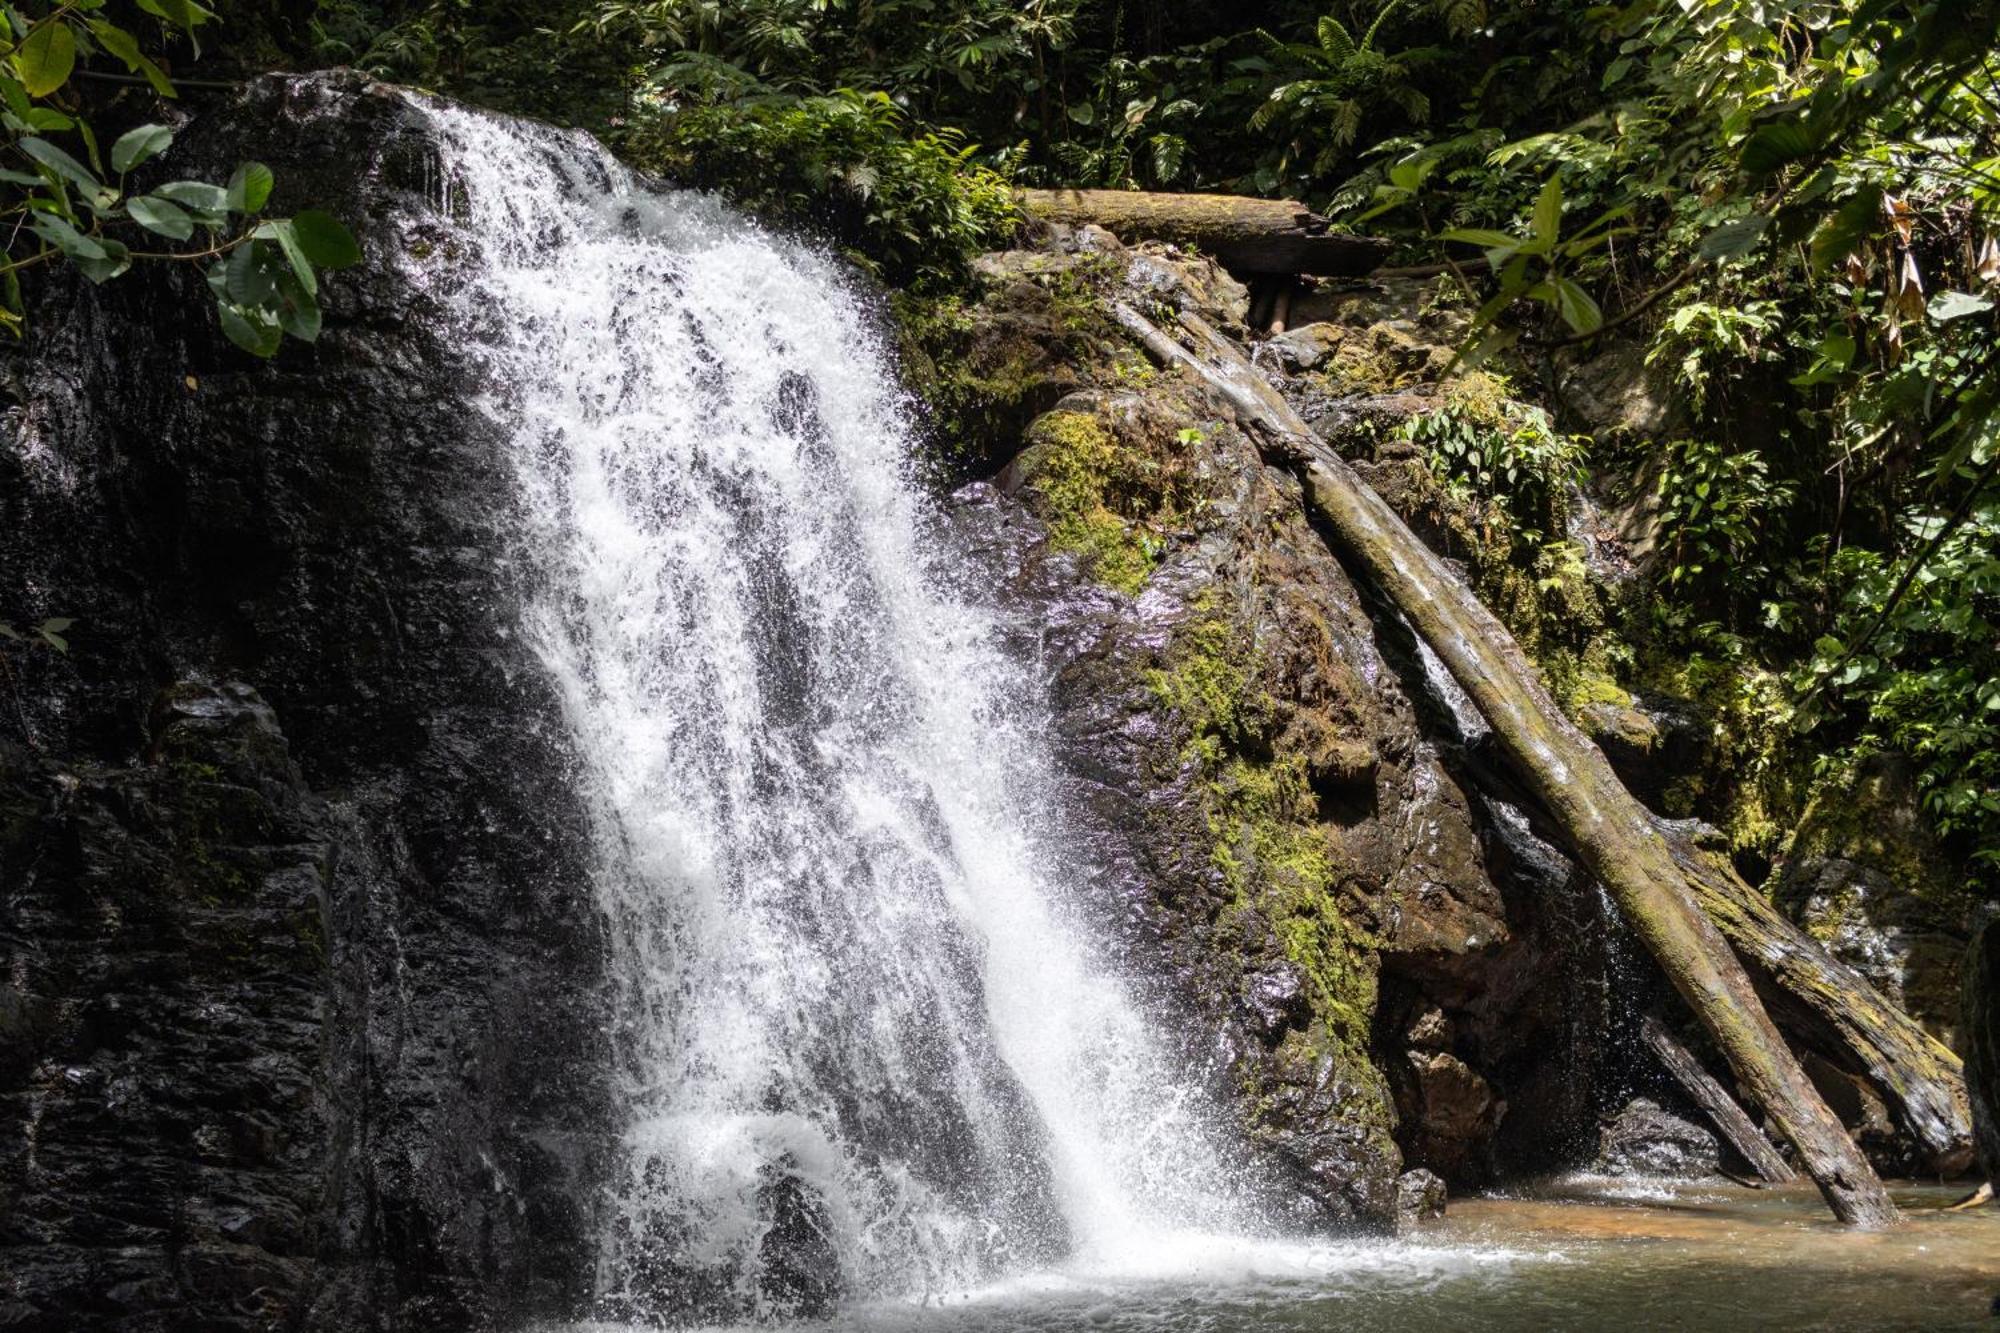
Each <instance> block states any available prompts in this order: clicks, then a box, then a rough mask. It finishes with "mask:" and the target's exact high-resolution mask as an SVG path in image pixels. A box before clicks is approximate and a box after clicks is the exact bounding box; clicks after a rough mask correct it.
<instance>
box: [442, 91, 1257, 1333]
mask: <svg viewBox="0 0 2000 1333" xmlns="http://www.w3.org/2000/svg"><path fill="white" fill-rule="evenodd" d="M426 105H427V106H430V107H431V114H432V115H433V116H434V117H435V119H436V121H437V123H438V126H439V132H440V140H441V143H442V149H441V151H442V153H443V156H444V163H443V165H444V172H445V177H446V190H445V197H446V201H447V207H448V211H449V213H450V215H451V217H452V219H453V222H454V225H455V226H456V228H457V229H458V231H459V233H460V237H461V239H462V242H463V245H464V247H465V250H466V253H467V255H468V268H469V275H470V276H469V279H468V281H467V282H466V283H465V284H464V286H463V288H462V289H461V290H458V291H456V292H455V293H453V294H451V295H450V296H448V298H447V299H448V300H450V301H451V302H452V303H453V309H454V310H455V312H456V313H455V318H456V320H457V321H458V322H459V324H460V325H461V326H462V329H463V333H464V336H465V339H466V341H467V343H468V345H469V346H471V347H472V348H474V349H475V351H474V353H473V354H474V355H475V356H476V357H477V358H478V360H479V364H480V375H481V378H482V380H483V383H484V384H485V386H486V387H485V390H484V396H483V398H482V400H481V401H480V403H479V410H480V411H482V412H484V413H486V414H488V415H489V416H490V417H491V418H492V419H493V420H494V421H495V422H496V423H497V424H498V425H499V426H500V428H501V429H502V431H503V433H504V434H505V436H506V438H507V439H508V440H509V441H510V445H509V448H510V451H511V456H510V460H509V461H510V465H511V467H512V469H513V471H514V473H515V474H516V476H517V477H518V481H519V486H520V487H521V491H522V495H523V497H524V500H525V509H526V511H527V513H528V514H529V515H530V518H529V521H528V523H527V525H526V530H525V531H523V532H522V534H521V537H520V543H519V551H518V559H519V560H520V561H521V562H522V564H523V566H524V569H525V571H526V574H525V577H526V579H527V581H528V584H529V586H530V588H531V589H532V592H531V596H530V598H529V606H528V609H527V611H526V615H525V618H524V621H523V623H522V625H521V627H520V630H521V633H522V634H524V635H525V636H526V637H527V639H528V640H529V642H530V643H531V645H532V648H533V650H534V652H535V654H536V655H537V657H538V659H539V661H540V662H541V663H542V665H543V667H544V668H545V669H546V670H547V671H548V672H549V673H550V675H551V677H552V678H553V680H554V681H555V682H556V685H557V687H558V690H559V693H560V697H561V699H562V701H563V705H564V710H565V715H566V719H567V725H568V726H569V728H570V729H571V732H572V741H573V744H574V750H575V752H576V754H577V755H578V756H579V772H578V773H577V776H576V781H577V782H578V783H579V784H580V786H581V789H582V790H583V792H584V794H585V796H586V798H587V801H588V804H589V807H590V809H591V812H592V820H593V825H594V842H595V847H594V853H595V858H596V868H595V875H596V887H597V893H598V896H599V900H600V903H601V907H602V911H603V915H604V920H605V922H606V925H607V929H608V935H609V939H610V941H611V948H612V951H613V955H614V958H613V973H614V976H615V978H616V983H615V984H616V993H615V994H614V995H612V996H611V997H610V1000H609V1004H610V1010H611V1013H612V1014H613V1015H614V1018H613V1036H614V1042H613V1045H614V1047H615V1049H616V1051H617V1059H618V1061H619V1065H618V1069H617V1071H616V1072H617V1079H618V1085H617V1086H618V1089H619V1096H620V1100H621V1104H622V1107H623V1114H624V1117H625V1119H624V1123H623V1124H622V1125H621V1126H619V1135H620V1137H619V1164H618V1166H617V1168H616V1171H615V1178H614V1180H613V1182H612V1184H611V1186H610V1190H609V1197H608V1198H607V1200H606V1201H605V1204H604V1210H603V1211H604V1215H605V1223H604V1228H603V1235H602V1247H601V1254H600V1271H599V1287H600V1291H601V1293H602V1295H603V1308H604V1309H605V1310H606V1311H607V1312H609V1313H611V1314H614V1315H617V1316H619V1317H631V1318H646V1319H661V1318H673V1317H678V1316H687V1315H689V1314H691V1313H692V1314H721V1315H727V1316H731V1317H738V1316H745V1315H749V1316H760V1315H768V1314H785V1313H790V1312H797V1311H800V1310H808V1309H812V1308H815V1307H818V1306H821V1305H823V1304H825V1303H826V1302H827V1301H828V1300H830V1299H832V1298H834V1297H835V1296H839V1297H841V1298H843V1299H869V1298H896V1297H922V1296H924V1295H925V1294H926V1293H930V1294H937V1293H944V1292H950V1291H956V1290H963V1289H966V1288H968V1287H970V1286H973V1285H976V1284H979V1283H982V1282H986V1281H989V1280H991V1279H993V1278H995V1277H996V1276H999V1275H1002V1274H1006V1273H1011V1272H1020V1271H1023V1270H1029V1269H1035V1268H1040V1267H1046V1266H1052V1265H1057V1264H1065V1263H1067V1264H1105V1265H1116V1264H1118V1263H1119V1262H1121V1256H1124V1257H1128V1258H1129V1257H1131V1256H1134V1255H1143V1254H1144V1253H1145V1251H1146V1250H1147V1248H1148V1246H1149V1245H1152V1244H1154V1243H1157V1241H1158V1240H1159V1239H1160V1238H1161V1237H1163V1236H1166V1235H1169V1234H1173V1233H1185V1232H1187V1231H1188V1230H1190V1229H1228V1230H1240V1229H1242V1228H1243V1227H1244V1226H1245V1225H1246V1224H1247V1220H1248V1219H1247V1218H1246V1217H1245V1216H1244V1213H1245V1211H1246V1210H1245V1209H1244V1208H1243V1206H1242V1205H1241V1204H1239V1203H1238V1202H1237V1201H1236V1191H1234V1190H1233V1189H1232V1181H1231V1175H1230V1173H1229V1171H1227V1170H1226V1169H1225V1168H1224V1167H1223V1166H1222V1165H1220V1161H1221V1159H1222V1153H1221V1150H1220V1147H1219V1145H1220V1144H1221V1143H1222V1142H1223V1140H1224V1138H1225V1136H1224V1135H1223V1134H1221V1132H1220V1131H1218V1130H1217V1129H1216V1128H1214V1127H1213V1126H1212V1125H1210V1123H1209V1121H1208V1119H1207V1117H1206V1114H1205V1112H1204V1110H1203V1108H1202V1106H1201V1104H1200V1102H1199V1100H1198V1099H1197V1098H1195V1097H1193V1096H1192V1095H1191V1094H1190V1093H1189V1092H1188V1091H1186V1090H1187V1089H1188V1088H1190V1087H1191V1086H1192V1085H1193V1082H1194V1081H1193V1080H1192V1079H1191V1078H1190V1077H1189V1076H1188V1073H1187V1071H1185V1070H1182V1069H1179V1068H1177V1067H1176V1065H1175V1062H1174V1061H1173V1060H1172V1059H1170V1058H1169V1057H1168V1055H1167V1054H1166V1053H1165V1051H1164V1044H1163V1043H1162V1042H1161V1041H1160V1040H1159V1039H1158V1038H1157V1036H1156V1035H1155V1034H1154V1033H1153V1032H1152V1031H1150V1030H1149V1024H1148V1022H1147V1019H1146V1017H1145V1015H1144V1014H1143V1013H1142V1012H1141V1010H1140V1007H1139V1006H1137V1005H1136V1004H1135V1002H1134V1000H1133V998H1132V991H1131V988H1130V984H1129V983H1128V982H1127V981H1125V980H1121V978H1120V969H1119V967H1118V966H1117V963H1116V960H1115V959H1114V958H1111V957H1109V956H1107V954H1106V952H1105V948H1104V946H1103V944H1102V942H1101V941H1100V940H1098V939H1097V937H1096V935H1095V933H1094V932H1093V930H1092V929H1091V926H1090V923H1089V920H1088V916H1089V914H1088V912H1086V911H1082V910H1080V908H1079V896H1080V895H1079V893H1078V891H1077V889H1076V886H1075V885H1074V884H1072V883H1070V882H1068V881H1066V879H1065V873H1066V872H1065V866H1066V864H1067V863H1069V862H1072V861H1074V859H1075V858H1074V856H1073V855H1069V854H1066V850H1065V835H1064V831H1063V819H1062V813H1061V811H1060V809H1058V808H1055V803H1054V802H1053V801H1052V799H1051V795H1050V794H1051V793H1052V792H1053V791H1054V790H1055V788H1056V783H1055V781H1054V779H1053V776H1052V773H1051V769H1050V760H1049V758H1048V756H1047V754H1046V753H1045V747H1044V745H1043V743H1042V742H1041V740H1040V739H1039V738H1040V737H1041V736H1042V735H1043V734H1044V717H1043V712H1042V703H1041V701H1040V695H1039V685H1038V681H1037V678H1036V676H1035V675H1034V673H1033V672H1032V671H1031V670H1028V669H1025V668H1024V666H1023V665H1022V664H1019V663H1016V662H1013V661H1010V660H1009V659H1008V657H1007V656H1006V655H1005V654H1003V653H1002V652H1001V651H1000V649H999V647H998V646H997V637H998V636H997V633H996V625H995V623H994V620H993V617H992V614H991V613H990V612H989V611H988V610H986V609H983V608H982V606H981V605H980V602H979V599H978V597H977V596H976V595H973V594H971V593H969V592H968V591H967V590H965V589H963V588H960V587H956V586H955V584H954V579H955V575H956V576H957V577H961V578H962V571H955V569H954V563H953V560H952V552H951V550H950V548H949V545H948V543H947V542H946V540H945V539H944V538H943V536H942V535H941V530H940V525H939V522H938V517H937V515H936V514H935V513H934V512H933V510H932V507H931V504H930V502H929V501H928V500H927V499H926V497H925V494H924V492H923V490H922V488H921V487H920V486H919V485H917V484H916V482H915V480H914V474H913V460H912V451H911V427H910V421H909V415H910V412H911V406H910V404H909V403H908V402H907V401H906V400H905V399H904V398H903V397H902V396H901V395H900V394H899V392H898V390H897V389H896V387H895V377H894V374H893V372H892V366H891V361H890V357H889V355H888V353H887V351H886V350H885V348H884V347H883V345H882V344H881V342H880V340H879V337H878V336H877V334H876V333H875V332H874V331H873V329H872V326H871V324H870V321H869V320H868V318H867V317H866V315H865V312H864V310H863V308H862V306H861V304H860V303H859V302H858V301H857V299H856V296H855V293H854V292H853V291H852V290H851V288H850V284H849V280H848V279H847V278H846V276H845V275H844V274H843V273H842V271H841V270H840V269H839V267H838V266H837V265H835V264H833V263H830V262H829V261H827V260H826V259H824V258H823V257H821V256H819V255H817V254H816V253H813V252H812V251H810V250H808V249H806V248H804V247H801V246H799V245H796V244H792V243H789V242H787V241H784V240H782V239H780V238H777V237H774V236H772V235H771V234H769V233H768V232H766V231H764V230H763V229H761V228H759V227H758V226H757V225H755V224H754V223H752V222H751V221H748V220H746V219H744V218H743V217H741V216H738V215H736V214H734V213H732V212H730V211H729V210H728V209H727V208H725V207H723V206H721V205H720V204H718V203H717V202H715V201H714V200H712V199H710V198H707V197H704V196H700V195H695V194H690V193H685V192H673V191H662V190H657V189H654V188H652V187H651V186H649V185H648V184H647V183H645V182H643V181H641V180H638V179H635V178H634V177H633V176H632V175H630V174H629V173H627V172H626V171H625V170H624V169H623V168H621V167H620V166H619V165H618V164H617V163H616V162H614V161H613V160H612V159H611V158H610V157H609V156H608V155H607V154H606V153H605V152H604V151H603V150H602V149H601V148H600V147H598V146H597V145H596V144H595V143H594V142H593V141H591V140H590V139H588V138H587V137H585V136H582V135H580V134H564V133H559V132H556V131H553V130H549V129H545V128H542V127H538V126H533V125H529V124H525V123H521V122H515V121H508V120H502V119H498V118H490V117H486V116H481V115H477V114H475V113H471V112H467V111H463V110H459V109H455V108H451V107H446V106H441V105H438V106H431V104H428V103H426Z"/></svg>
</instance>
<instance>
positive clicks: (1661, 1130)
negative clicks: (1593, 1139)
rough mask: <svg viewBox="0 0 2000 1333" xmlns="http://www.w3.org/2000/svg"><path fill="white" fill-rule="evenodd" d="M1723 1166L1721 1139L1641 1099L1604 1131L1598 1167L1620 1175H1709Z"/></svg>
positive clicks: (1600, 1136)
mask: <svg viewBox="0 0 2000 1333" xmlns="http://www.w3.org/2000/svg"><path fill="white" fill-rule="evenodd" d="M1721 1163H1722V1151H1721V1148H1720V1146H1719V1145H1718V1144H1717V1143H1716V1139H1715V1135H1713V1134H1711V1133H1710V1132H1709V1131H1707V1130H1705V1129H1703V1128H1702V1127H1701V1126H1699V1125H1696V1124H1692V1123H1690V1122H1689V1121H1686V1120H1683V1119H1682V1118H1681V1117H1679V1116H1677V1115H1674V1114H1673V1113H1672V1112H1670V1111H1663V1110H1661V1109H1660V1108H1659V1107H1658V1106H1657V1105H1655V1104H1654V1103H1652V1102H1650V1101H1648V1100H1646V1099H1645V1098H1643V1097H1635V1098H1634V1099H1632V1100H1631V1101H1630V1102H1627V1103H1626V1104H1625V1105H1624V1106H1623V1107H1621V1108H1620V1109H1619V1110H1618V1112H1617V1113H1616V1114H1615V1115H1612V1116H1610V1117H1609V1118H1607V1119H1606V1120H1605V1122H1604V1124H1603V1126H1602V1128H1601V1129H1600V1130H1599V1133H1598V1144H1597V1167H1598V1169H1599V1170H1601V1171H1604V1172H1605V1173H1607V1174H1609V1175H1614V1176H1675V1177H1682V1178H1685V1177H1690V1176H1707V1175H1714V1174H1715V1172H1716V1170H1717V1169H1718V1168H1719V1167H1720V1166H1721Z"/></svg>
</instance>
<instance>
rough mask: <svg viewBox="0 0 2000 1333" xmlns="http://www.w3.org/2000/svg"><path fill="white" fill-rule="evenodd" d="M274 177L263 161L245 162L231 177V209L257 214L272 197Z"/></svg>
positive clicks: (237, 211) (236, 211) (232, 210)
mask: <svg viewBox="0 0 2000 1333" xmlns="http://www.w3.org/2000/svg"><path fill="white" fill-rule="evenodd" d="M273 183H274V178H273V177H272V175H271V169H270V168H269V167H267V166H265V165H264V164H263V163H262V162H245V163H244V164H243V165H241V166H239V167H238V168H236V170H235V172H233V173H232V174H231V175H230V177H229V211H230V212H232V213H250V214H256V213H261V212H263V211H264V205H265V203H267V202H268V201H269V200H270V198H271V186H272V184H273Z"/></svg>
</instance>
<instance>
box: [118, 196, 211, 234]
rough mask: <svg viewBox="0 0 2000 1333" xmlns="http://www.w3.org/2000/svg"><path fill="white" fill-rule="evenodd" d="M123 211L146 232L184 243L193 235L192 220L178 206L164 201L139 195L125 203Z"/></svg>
mask: <svg viewBox="0 0 2000 1333" xmlns="http://www.w3.org/2000/svg"><path fill="white" fill-rule="evenodd" d="M125 211H126V212H127V213H130V214H131V215H132V220H133V221H134V222H136V223H138V224H139V225H140V226H142V227H144V228H145V229H146V230H147V231H150V232H157V233H159V234H160V235H162V236H166V237H171V238H172V239H174V240H176V241H185V240H186V239H187V238H188V237H190V236H192V235H194V219H193V218H191V217H189V216H188V215H187V214H186V213H185V212H183V211H182V210H181V208H180V206H179V205H177V204H172V203H169V202H167V201H166V200H165V199H153V198H149V197H147V196H146V195H140V196H139V197H137V198H136V199H128V200H126V201H125Z"/></svg>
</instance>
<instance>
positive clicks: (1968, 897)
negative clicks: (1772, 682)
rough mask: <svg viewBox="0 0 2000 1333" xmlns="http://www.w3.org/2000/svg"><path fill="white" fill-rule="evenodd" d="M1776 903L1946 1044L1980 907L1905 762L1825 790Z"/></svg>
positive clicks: (1877, 761)
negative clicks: (1930, 820)
mask: <svg viewBox="0 0 2000 1333" xmlns="http://www.w3.org/2000/svg"><path fill="white" fill-rule="evenodd" d="M1772 901H1774V902H1775V903H1777V905H1778V906H1779V907H1780V908H1782V909H1783V910H1784V911H1785V913H1786V915H1788V916H1790V917H1791V918H1792V919H1793V920H1794V921H1796V922H1798V924H1799V925H1801V926H1803V927H1805V929H1806V930H1807V931H1808V932H1810V933H1811V934H1812V935H1813V936H1814V937H1815V938H1816V939H1818V940H1820V941H1821V942H1822V943H1823V944H1825V945H1826V946H1827V947H1828V949H1829V950H1831V952H1832V953H1833V954H1834V956H1835V957H1837V958H1839V959H1840V960H1841V961H1843V962H1845V963H1847V964H1849V965H1850V966H1852V967H1853V968H1855V969H1856V970H1857V971H1859V972H1860V973H1861V974H1862V975H1863V976H1865V977H1867V978H1868V979H1869V980H1870V981H1871V982H1873V983H1874V984H1875V986H1876V988H1877V989H1879V990H1880V991H1881V992H1882V993H1883V994H1884V995H1886V996H1888V997H1889V998H1890V999H1892V1000H1894V1001H1895V1002H1896V1003H1897V1004H1899V1005H1901V1006H1902V1007H1903V1008H1905V1009H1907V1010H1908V1011H1909V1012H1910V1013H1911V1015H1912V1016H1913V1017H1915V1018H1916V1019H1917V1020H1918V1021H1919V1022H1921V1023H1923V1024H1924V1026H1925V1027H1927V1028H1929V1029H1930V1030H1931V1032H1932V1033H1934V1034H1935V1035H1936V1036H1938V1037H1939V1038H1940V1039H1941V1040H1943V1041H1944V1042H1945V1043H1946V1044H1948V1045H1950V1044H1953V1043H1954V1038H1955V1036H1956V1034H1957V1026H1958V1022H1959V989H1960V987H1959V974H1960V968H1961V966H1962V962H1963V958H1964V954H1965V943H1966V939H1967V937H1968V935H1969V934H1970V928H1971V917H1972V910H1973V907H1974V905H1975V903H1974V899H1973V896H1972V894H1971V892H1970V890H1969V888H1968V886H1967V885H1966V883H1965V881H1964V879H1963V877H1962V876H1960V875H1958V874H1955V873H1954V871H1953V867H1952V864H1951V861H1950V860H1949V858H1948V857H1947V856H1946V855H1945V854H1944V852H1943V850H1942V849H1941V848H1939V846H1938V845H1937V841H1936V839H1935V837H1934V836H1933V835H1932V834H1931V832H1930V828H1929V826H1928V824H1927V823H1926V822H1925V820H1924V817H1923V812H1922V811H1921V809H1920V808H1919V807H1918V804H1917V797H1916V788H1915V784H1914V781H1913V779H1912V776H1911V773H1910V768H1909V764H1908V762H1907V761H1905V760H1903V759H1901V758H1900V757H1899V756H1895V755H1887V754H1883V755H1875V756H1872V757H1871V758H1869V759H1866V760H1864V761H1862V763H1861V764H1860V765H1859V766H1858V767H1857V768H1856V769H1855V771H1853V772H1852V773H1848V774H1841V775H1837V776H1835V777H1832V778H1829V779H1827V780H1825V781H1824V782H1822V784H1821V785H1820V787H1819V789H1818V790H1817V791H1816V792H1815V794H1814V796H1813V798H1812V800H1811V802H1810V803H1809V804H1808V805H1807V806H1806V810H1805V816H1804V818H1803V819H1802V820H1801V821H1800V823H1799V826H1798V830H1797V832H1796V833H1795V834H1793V836H1792V838H1791V841H1790V843H1789V845H1788V846H1787V848H1786V852H1785V856H1784V859H1783V861H1782V862H1781V863H1780V865H1779V867H1778V869H1777V871H1776V873H1775V875H1774V877H1773V887H1772Z"/></svg>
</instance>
